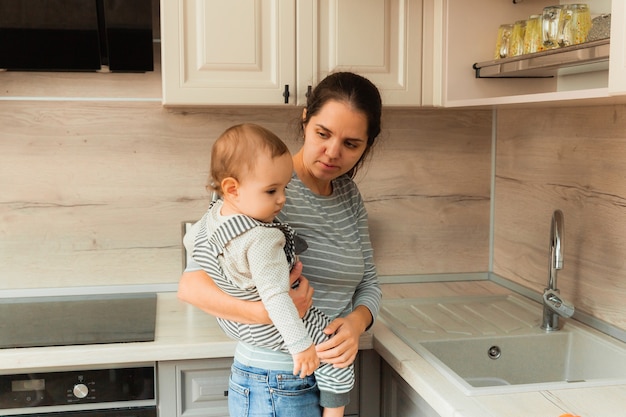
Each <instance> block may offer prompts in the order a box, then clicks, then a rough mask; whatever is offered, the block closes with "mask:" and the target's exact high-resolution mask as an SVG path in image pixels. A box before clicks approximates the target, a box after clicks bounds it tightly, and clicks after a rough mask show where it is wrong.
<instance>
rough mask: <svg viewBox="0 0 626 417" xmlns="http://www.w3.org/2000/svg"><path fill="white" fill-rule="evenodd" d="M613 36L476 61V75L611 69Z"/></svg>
mask: <svg viewBox="0 0 626 417" xmlns="http://www.w3.org/2000/svg"><path fill="white" fill-rule="evenodd" d="M609 46H610V39H608V38H607V39H601V40H597V41H593V42H586V43H583V44H579V45H572V46H566V47H563V48H558V49H550V50H547V51H541V52H536V53H533V54H526V55H520V56H516V57H511V58H502V59H497V60H491V61H484V62H478V63H475V64H474V66H473V67H474V70H475V71H476V78H548V77H554V76H556V75H557V73H558V72H559V71H564V70H566V71H567V72H568V73H581V72H589V71H597V70H600V69H607V68H608V65H609Z"/></svg>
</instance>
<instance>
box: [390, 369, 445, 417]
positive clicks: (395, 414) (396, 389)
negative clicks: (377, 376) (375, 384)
mask: <svg viewBox="0 0 626 417" xmlns="http://www.w3.org/2000/svg"><path fill="white" fill-rule="evenodd" d="M381 388H382V391H381V401H382V404H381V416H382V417H440V416H439V414H437V413H436V412H435V410H433V408H432V407H431V406H430V405H429V404H428V403H427V402H426V401H425V400H424V399H423V398H422V397H420V395H419V394H418V393H417V392H415V390H414V389H413V388H411V386H410V385H409V384H408V383H407V382H406V381H405V380H404V379H402V377H401V376H400V375H399V374H398V373H397V372H396V371H394V370H393V369H392V368H391V366H389V364H387V362H385V361H383V363H382V366H381Z"/></svg>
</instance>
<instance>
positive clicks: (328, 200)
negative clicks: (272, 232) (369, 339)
mask: <svg viewBox="0 0 626 417" xmlns="http://www.w3.org/2000/svg"><path fill="white" fill-rule="evenodd" d="M332 185H333V193H332V195H330V196H320V195H316V194H314V193H313V192H311V190H310V189H309V188H308V187H307V186H306V185H304V184H303V183H302V181H300V179H299V178H298V177H297V175H296V174H294V175H293V176H292V179H291V182H290V183H289V185H288V187H287V202H286V204H285V206H284V207H283V210H282V211H281V213H280V214H279V216H278V220H280V221H282V222H285V223H288V224H289V225H290V226H291V227H292V228H293V229H294V230H295V231H296V233H297V234H298V235H299V236H301V237H302V238H304V240H305V241H306V242H307V244H308V248H307V250H306V251H304V253H302V254H300V260H301V261H302V263H303V273H302V274H303V275H304V276H305V277H306V278H307V279H308V280H309V281H310V284H311V285H312V286H313V288H314V289H315V292H314V295H313V304H314V305H315V306H316V307H317V308H319V309H320V310H321V311H323V312H324V313H326V314H327V315H328V316H329V317H330V318H331V319H334V318H337V317H342V316H345V315H347V314H348V313H350V312H351V311H352V310H353V309H354V308H355V307H356V306H359V305H363V306H365V307H367V308H368V309H369V310H370V312H371V313H372V317H373V318H376V316H377V315H378V310H379V304H380V299H381V290H380V286H379V282H378V275H377V273H376V267H375V265H374V254H373V250H372V245H371V242H370V237H369V230H368V223H367V212H366V210H365V205H364V203H363V199H362V197H361V194H360V193H359V190H358V188H357V186H356V184H355V183H354V182H353V181H352V180H351V179H350V178H349V177H347V176H342V177H340V178H337V179H336V180H334V181H333V183H332ZM186 241H188V239H187V237H186ZM188 268H189V269H193V265H189V267H188ZM235 359H237V361H239V362H241V363H243V364H244V365H247V366H255V367H258V368H263V369H275V370H287V371H290V370H291V369H292V367H293V363H292V360H291V356H290V355H289V354H286V353H282V352H277V351H273V350H269V349H264V348H259V347H255V346H252V345H249V344H245V343H239V344H238V345H237V350H236V352H235Z"/></svg>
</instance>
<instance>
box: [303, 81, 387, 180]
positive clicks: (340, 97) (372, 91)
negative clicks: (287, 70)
mask: <svg viewBox="0 0 626 417" xmlns="http://www.w3.org/2000/svg"><path fill="white" fill-rule="evenodd" d="M330 100H334V101H338V102H343V103H346V104H348V105H349V106H350V107H352V108H353V109H355V110H357V111H359V112H361V113H363V114H364V115H365V118H366V119H367V146H366V148H365V152H363V155H361V158H360V159H359V160H358V161H357V163H356V164H355V165H354V167H352V169H351V170H350V171H348V173H347V174H348V175H349V176H350V177H351V178H354V176H355V175H356V173H357V171H358V170H359V168H360V167H361V166H362V165H363V163H364V162H365V160H366V159H367V157H368V155H369V153H370V150H371V149H372V146H373V145H374V141H375V140H376V138H377V137H378V135H379V134H380V123H381V121H380V119H381V114H382V107H383V106H382V100H381V98H380V93H379V91H378V88H376V86H375V85H374V84H373V83H372V82H371V81H370V80H368V79H367V78H365V77H362V76H360V75H357V74H355V73H352V72H335V73H332V74H330V75H328V76H327V77H326V78H324V79H323V80H322V81H320V83H319V84H318V85H317V86H316V87H315V88H314V89H313V90H312V91H311V93H310V94H309V96H308V97H307V104H306V112H305V114H304V117H303V119H302V123H301V124H300V129H301V130H302V133H304V127H305V126H306V125H307V123H309V120H311V117H313V116H315V115H316V114H317V113H319V111H320V109H321V108H322V107H324V105H325V104H326V103H327V102H328V101H330Z"/></svg>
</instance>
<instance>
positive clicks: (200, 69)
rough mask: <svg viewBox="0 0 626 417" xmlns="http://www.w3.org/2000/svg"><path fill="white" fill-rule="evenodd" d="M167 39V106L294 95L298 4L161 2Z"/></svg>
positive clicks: (277, 0) (278, 0) (285, 0)
mask: <svg viewBox="0 0 626 417" xmlns="http://www.w3.org/2000/svg"><path fill="white" fill-rule="evenodd" d="M161 34H162V36H161V38H162V39H161V41H162V45H161V48H162V77H163V104H164V105H206V104H215V105H229V104H280V103H284V102H285V97H284V91H285V88H286V86H288V88H289V89H290V90H292V91H293V88H294V86H295V80H296V77H295V74H296V70H295V62H296V61H295V34H296V28H295V0H228V1H224V0H161ZM291 100H292V101H291V102H293V98H292V99H291Z"/></svg>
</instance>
